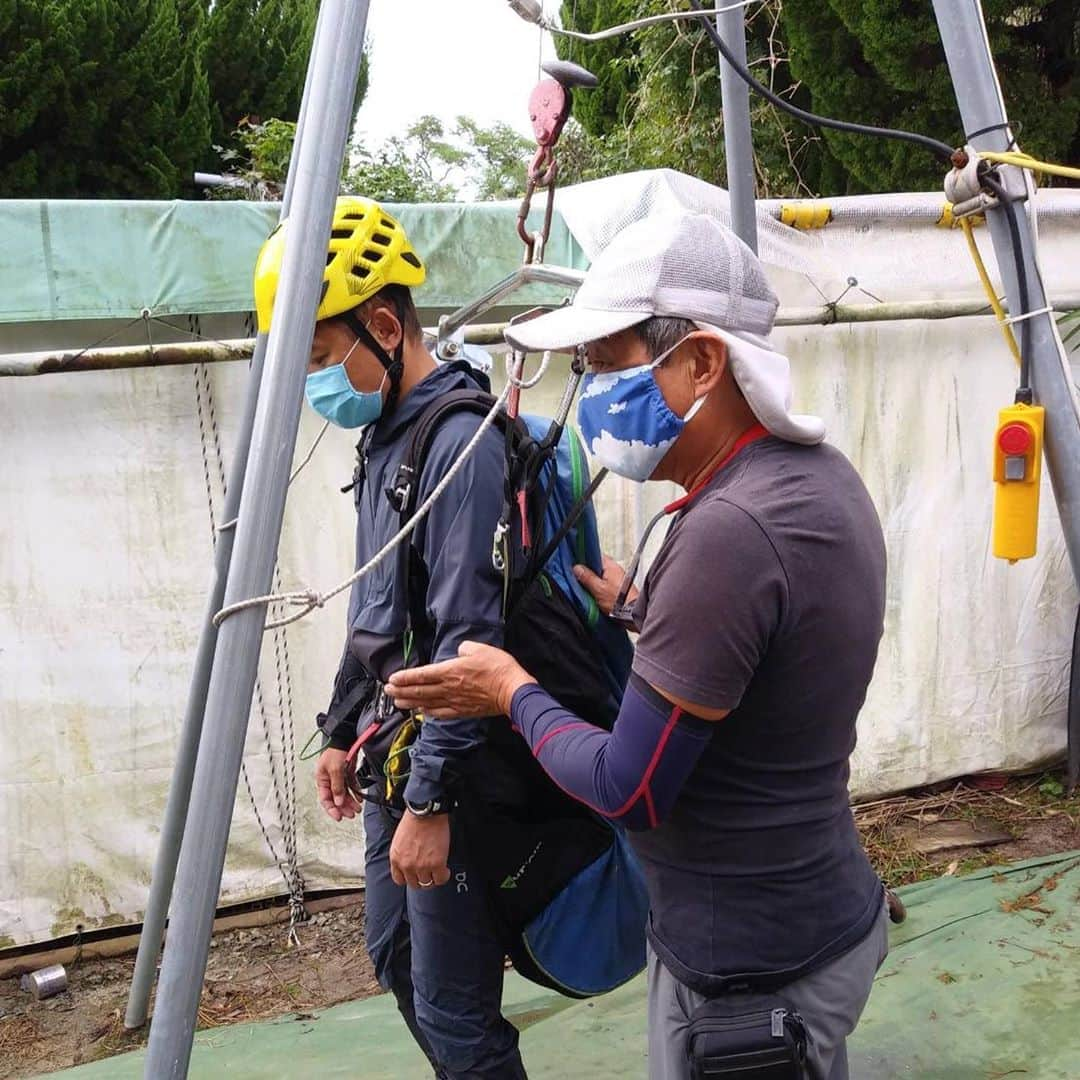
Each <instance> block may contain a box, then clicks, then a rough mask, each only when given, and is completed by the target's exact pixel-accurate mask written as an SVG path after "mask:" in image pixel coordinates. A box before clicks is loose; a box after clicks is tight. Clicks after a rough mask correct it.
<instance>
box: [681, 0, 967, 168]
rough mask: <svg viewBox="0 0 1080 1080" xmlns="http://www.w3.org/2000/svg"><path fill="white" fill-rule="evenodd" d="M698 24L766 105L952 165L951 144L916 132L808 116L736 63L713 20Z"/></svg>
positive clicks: (806, 121)
mask: <svg viewBox="0 0 1080 1080" xmlns="http://www.w3.org/2000/svg"><path fill="white" fill-rule="evenodd" d="M690 3H691V5H692V6H693V7H694V9H695V10H697V11H703V10H704V9H703V8H702V6H701V4H700V3H699V0H690ZM694 21H695V22H700V23H701V24H702V25H703V26H704V27H705V30H706V32H707V33H708V35H709V37H711V38H712V40H713V44H714V45H715V46H716V47H717V49H718V50H719V51H720V55H721V56H723V58H724V59H725V60H726V61H727V62H728V63H729V64H730V65H731V67H732V69H733V70H734V71H735V72H736V74H737V75H738V76H739V78H740V79H742V81H743V82H744V83H746V84H747V86H749V87H750V89H751V90H753V91H754V93H755V94H760V95H761V96H762V97H763V98H764V99H765V100H766V101H769V102H771V103H772V104H773V105H775V106H776V107H777V108H778V109H783V110H784V112H786V113H789V114H790V115H791V116H794V117H795V118H796V119H798V120H801V121H802V122H803V123H804V124H810V125H811V126H813V127H823V128H832V129H833V130H834V131H847V132H850V133H851V134H852V135H876V136H878V137H879V138H885V139H896V140H898V141H899V142H908V143H914V144H915V145H916V146H921V147H922V148H923V149H924V150H928V151H930V153H931V154H933V155H934V156H935V157H938V158H941V160H942V161H947V162H950V163H951V160H952V155H953V151H954V147H951V146H949V145H948V144H947V143H943V142H939V141H938V140H937V139H932V138H930V136H929V135H918V134H916V133H915V132H914V131H898V130H897V129H896V128H882V127H872V126H871V125H870V124H853V123H850V122H849V121H847V120H833V119H831V118H830V117H828V116H818V115H817V114H816V113H812V112H807V111H806V110H805V109H800V108H799V107H798V106H797V105H792V104H791V102H790V101H785V100H784V99H783V98H782V97H780V95H779V94H774V93H773V92H772V91H771V90H770V89H769V88H768V87H767V86H764V85H762V84H761V83H760V82H758V81H757V79H755V78H754V76H753V75H751V74H750V72H749V71H747V69H746V68H744V67H743V66H742V64H740V63H739V62H738V61H737V60H736V59H735V57H734V56H733V55H732V54H731V50H730V49H729V48H728V47H727V45H725V44H724V39H723V38H722V37H721V36H720V32H719V31H718V30H717V29H716V27H715V26H713V24H712V23H711V22H710V21H709V19H707V18H705V19H695V20H694Z"/></svg>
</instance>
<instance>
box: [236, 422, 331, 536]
mask: <svg viewBox="0 0 1080 1080" xmlns="http://www.w3.org/2000/svg"><path fill="white" fill-rule="evenodd" d="M329 427H330V421H329V420H327V421H325V422H324V423H323V426H322V427H321V428H320V429H319V434H318V435H316V436H315V440H314V442H312V444H311V446H310V447H309V448H308V452H307V454H305V455H304V460H303V461H301V462H300V464H299V465H297V466H296V468H295V469H293V471H292V476H290V477H289V487H292V482H293V481H294V480H295V479H296V478H297V477H298V476H299V475H300V473H301V472H302V471H303V469H304V466H305V465H307V463H308V462H309V461H310V460H311V459H312V458H313V457H314V456H315V451H316V450H317V449H318V447H319V443H321V442H322V438H323V436H324V435H325V434H326V432H327V430H328V429H329ZM239 520H240V519H239V518H233V519H232V521H226V522H225V524H224V525H221V526H219V527H218V530H217V531H218V532H219V533H223V532H224V531H225V530H226V529H235V528H236V523H237V522H238V521H239Z"/></svg>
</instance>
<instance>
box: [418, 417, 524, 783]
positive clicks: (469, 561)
mask: <svg viewBox="0 0 1080 1080" xmlns="http://www.w3.org/2000/svg"><path fill="white" fill-rule="evenodd" d="M478 425H479V420H478V419H477V418H476V417H475V416H466V415H459V416H452V417H450V418H448V419H447V421H446V422H445V423H444V424H443V426H442V427H440V428H439V430H438V432H437V434H436V437H435V438H434V439H433V440H432V445H431V449H430V451H429V454H428V457H427V460H426V462H425V464H424V476H423V478H422V480H421V484H422V486H421V490H420V493H419V499H418V501H422V500H423V499H425V498H427V496H428V494H429V493H430V491H431V490H432V489H433V488H434V487H435V485H436V484H437V483H438V481H439V480H440V479H441V478H442V477H443V476H445V475H446V472H447V470H448V469H449V468H450V467H451V466H452V465H453V463H454V462H455V461H456V460H457V459H458V457H459V456H460V454H461V452H462V451H463V450H464V448H465V446H466V444H467V443H468V442H469V440H470V439H471V438H472V436H473V435H474V434H475V432H476V429H477V426H478ZM503 454H504V449H503V437H502V435H501V434H500V433H499V432H498V431H497V430H494V429H493V430H491V431H489V432H488V433H487V436H486V437H485V438H484V439H483V440H482V441H481V442H480V445H479V446H478V447H477V448H476V451H475V452H474V453H473V454H472V456H471V457H470V458H469V459H468V460H467V461H466V463H465V465H464V466H463V468H462V469H461V471H460V472H459V473H458V474H457V475H456V476H455V478H454V481H453V483H452V484H451V485H450V487H449V488H448V489H447V490H446V491H445V492H443V494H442V496H441V497H440V498H439V499H438V500H437V501H436V503H435V505H434V506H433V507H432V508H431V512H430V514H429V515H428V517H427V519H426V520H425V521H424V523H423V529H422V530H418V533H417V536H416V540H415V542H416V546H417V547H418V549H419V550H420V551H421V553H422V554H423V558H424V564H425V566H427V569H428V580H429V584H428V590H427V615H428V619H429V621H430V623H431V625H432V627H434V632H435V637H434V642H433V645H432V650H431V661H432V663H437V662H438V661H440V660H450V659H453V658H454V657H456V656H457V652H458V646H459V645H460V644H461V643H462V642H463V641H479V642H481V643H482V644H485V645H496V646H500V645H502V640H503V628H502V587H503V583H502V576H501V575H500V574H499V573H498V572H497V571H496V570H495V568H494V566H493V565H492V561H491V545H492V538H493V537H494V535H495V526H496V525H497V524H498V521H499V516H500V514H501V513H502V491H503ZM488 723H489V721H488V720H486V719H462V720H449V721H439V722H438V723H426V724H423V725H422V726H421V728H420V735H419V736H418V737H417V740H416V742H415V743H414V744H413V747H412V765H411V774H410V776H409V781H408V783H407V784H406V787H405V797H406V798H407V799H408V800H409V801H410V802H427V801H428V800H429V799H434V798H437V797H439V796H441V795H442V794H443V793H444V790H445V787H446V783H447V781H448V779H449V776H448V775H447V774H448V766H449V771H452V768H453V764H452V763H453V762H454V761H455V760H460V759H461V758H463V757H465V756H466V755H467V754H469V753H470V752H471V751H472V750H474V749H475V748H476V747H477V746H479V745H480V744H481V743H483V741H484V740H485V739H486V737H487V728H488Z"/></svg>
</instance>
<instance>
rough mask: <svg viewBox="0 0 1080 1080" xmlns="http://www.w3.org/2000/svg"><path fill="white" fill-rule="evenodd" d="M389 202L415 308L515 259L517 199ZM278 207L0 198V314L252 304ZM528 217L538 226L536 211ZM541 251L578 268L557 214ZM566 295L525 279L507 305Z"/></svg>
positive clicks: (457, 297) (450, 299) (113, 313)
mask: <svg viewBox="0 0 1080 1080" xmlns="http://www.w3.org/2000/svg"><path fill="white" fill-rule="evenodd" d="M387 208H388V209H389V210H390V211H391V212H392V213H393V214H394V215H395V216H397V217H398V218H399V219H400V220H401V222H402V224H403V225H404V226H405V230H406V232H408V234H409V239H410V240H411V241H412V243H413V245H414V246H415V247H416V249H417V251H419V252H420V254H421V256H422V257H423V258H424V259H425V260H426V261H427V264H428V280H427V282H426V283H425V285H424V286H423V287H422V288H421V289H419V290H417V304H418V306H420V307H421V308H427V309H449V308H454V307H458V306H460V305H461V304H463V303H465V302H467V301H469V300H471V299H473V298H474V297H476V296H477V295H479V294H481V293H483V292H484V291H486V290H487V289H488V288H490V287H491V286H492V285H494V284H495V283H496V282H497V281H499V280H501V279H502V278H504V277H506V276H507V275H509V274H511V273H513V272H514V270H515V269H516V268H517V267H518V266H519V265H520V264H521V260H522V255H523V250H524V249H523V248H522V245H521V241H520V240H519V239H518V236H517V228H516V222H517V207H516V205H514V204H511V203H476V204H470V205H458V204H437V205H426V204H417V205H400V206H398V205H393V204H387ZM277 214H278V207H277V204H273V203H249V202H109V201H102V200H93V201H91V200H87V201H82V200H75V199H73V200H60V199H54V200H35V199H13V200H7V201H3V200H0V323H26V322H40V321H45V320H59V319H133V318H137V317H138V316H139V315H140V314H141V313H142V311H143V309H144V308H149V309H150V311H151V312H152V313H153V314H154V315H191V314H212V313H220V312H243V311H250V310H252V308H253V307H254V302H253V300H252V292H251V276H252V270H253V268H254V266H255V257H256V255H257V254H258V251H259V247H260V245H261V244H262V242H263V240H265V239H266V236H267V234H268V233H269V231H270V229H271V228H273V225H274V222H275V221H276V220H277ZM529 224H530V227H532V228H539V227H540V224H541V215H540V213H539V212H536V213H534V214H532V215H531V216H530V219H529ZM547 259H548V261H549V262H552V263H554V264H557V265H560V266H573V267H579V268H584V267H585V265H586V262H585V260H584V256H583V255H582V253H581V250H580V249H579V248H578V246H577V244H576V243H575V242H574V241H573V239H572V238H571V236H570V234H569V232H568V231H567V229H566V227H565V225H563V223H562V219H561V218H559V217H558V216H556V218H555V220H554V221H553V223H552V230H551V238H550V240H549V242H548V246H547ZM564 295H565V290H560V289H558V288H554V287H551V286H530V287H529V288H528V289H523V290H522V291H521V292H520V293H518V294H516V295H515V297H514V300H513V303H514V304H515V305H526V306H527V305H532V304H540V303H552V302H557V301H558V300H560V299H561V298H562V297H563V296H564Z"/></svg>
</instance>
